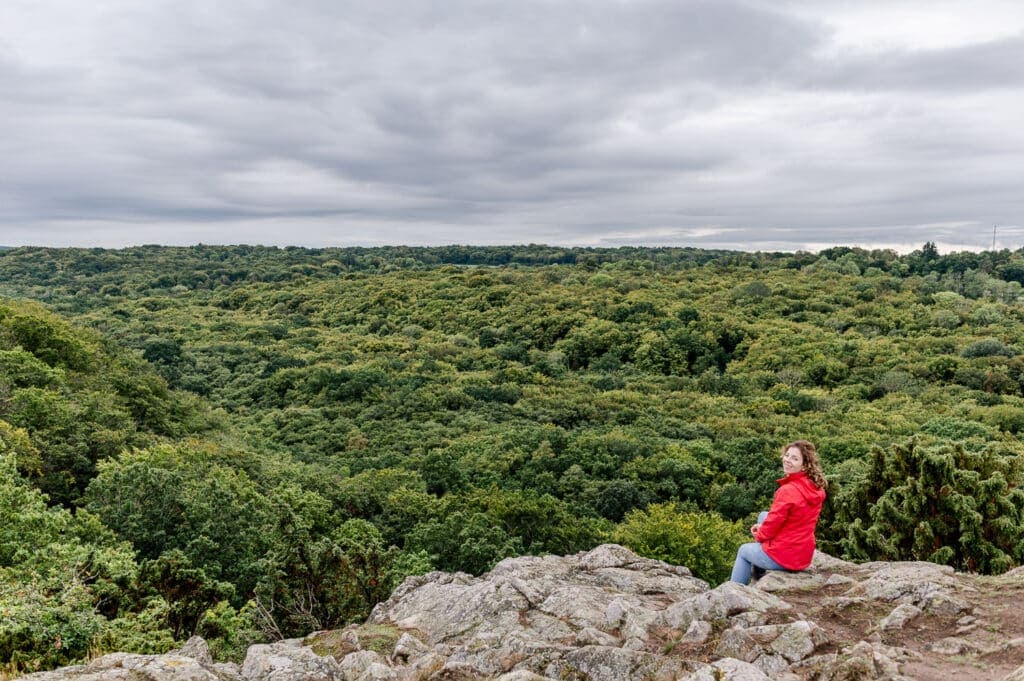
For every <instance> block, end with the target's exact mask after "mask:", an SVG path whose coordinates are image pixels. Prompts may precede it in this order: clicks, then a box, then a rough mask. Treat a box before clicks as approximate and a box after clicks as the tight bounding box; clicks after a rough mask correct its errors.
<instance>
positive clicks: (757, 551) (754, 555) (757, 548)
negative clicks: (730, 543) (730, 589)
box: [729, 511, 786, 584]
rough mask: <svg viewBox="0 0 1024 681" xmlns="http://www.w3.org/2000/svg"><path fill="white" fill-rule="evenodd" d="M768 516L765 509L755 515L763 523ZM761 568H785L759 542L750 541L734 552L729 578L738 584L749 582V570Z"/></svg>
mask: <svg viewBox="0 0 1024 681" xmlns="http://www.w3.org/2000/svg"><path fill="white" fill-rule="evenodd" d="M766 517H768V512H767V511H762V512H761V513H760V515H758V516H757V522H758V524H760V523H763V522H764V519H765V518H766ZM755 567H758V568H761V569H762V570H785V569H786V568H784V567H782V566H781V565H779V564H778V563H776V562H775V561H774V560H773V559H772V557H771V556H769V555H768V554H767V553H765V552H764V549H763V548H761V544H760V543H758V542H756V541H755V542H750V543H749V544H743V545H742V546H740V548H739V550H738V551H737V552H736V562H735V563H733V564H732V577H730V578H729V579H730V580H731V581H733V582H738V583H739V584H749V583H750V572H751V571H752V570H753V569H754V568H755Z"/></svg>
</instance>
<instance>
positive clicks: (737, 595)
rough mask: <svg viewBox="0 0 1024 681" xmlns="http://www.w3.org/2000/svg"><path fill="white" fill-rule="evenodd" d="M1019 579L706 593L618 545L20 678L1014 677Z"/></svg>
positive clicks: (438, 578) (1023, 630)
mask: <svg viewBox="0 0 1024 681" xmlns="http://www.w3.org/2000/svg"><path fill="white" fill-rule="evenodd" d="M1022 572H1024V571H1015V572H1013V573H1008V574H1007V575H1003V576H1001V577H979V576H976V575H964V574H957V573H954V572H953V571H952V570H950V569H949V568H944V567H941V566H937V565H933V564H930V563H867V564H863V565H855V564H852V563H847V562H844V561H840V560H836V559H834V558H831V557H829V556H826V555H823V554H817V555H816V556H815V562H814V564H813V565H812V567H811V568H810V569H809V570H808V571H806V572H802V573H795V574H794V573H769V574H768V575H766V576H765V577H763V578H762V579H761V580H760V581H759V582H758V583H757V584H755V585H753V586H740V585H737V584H732V583H726V584H723V585H720V586H717V587H714V588H711V587H710V586H709V585H708V584H706V583H705V582H703V581H701V580H699V579H696V578H695V577H693V576H692V575H691V574H690V572H689V570H687V569H686V568H685V567H680V566H675V565H669V564H667V563H663V562H661V561H656V560H650V559H646V558H641V557H639V556H637V555H635V554H633V553H632V552H631V551H629V550H627V549H625V548H623V547H621V546H617V545H604V546H600V547H598V548H596V549H594V550H592V551H589V552H586V553H581V554H577V555H575V556H565V557H561V556H543V557H536V556H527V557H522V558H510V559H507V560H504V561H502V562H501V563H499V564H498V565H497V566H495V568H494V569H493V570H492V571H491V572H489V573H488V574H486V575H483V576H482V577H472V576H470V575H466V574H461V573H457V574H447V573H441V572H434V573H430V574H427V575H422V576H419V577H411V578H409V579H407V580H406V581H405V582H404V583H403V584H402V585H401V586H400V587H399V588H398V589H396V590H395V592H394V593H393V594H392V596H391V598H389V599H388V600H387V601H385V602H383V603H380V604H379V605H378V606H377V607H376V608H374V610H373V613H372V614H371V616H370V618H369V619H368V620H367V622H365V623H364V624H361V625H352V626H349V627H346V628H345V629H342V630H337V631H327V632H317V633H314V634H311V635H309V636H307V637H305V638H304V639H294V640H288V641H280V642H277V643H273V644H268V645H255V646H252V647H251V648H250V649H249V651H248V655H247V656H246V659H245V661H244V662H243V664H242V665H241V666H237V665H231V664H217V663H215V662H214V661H213V659H212V658H211V656H210V652H209V649H208V648H207V647H206V645H205V643H203V641H202V640H201V639H192V640H190V641H189V642H188V644H186V646H184V647H183V648H182V649H180V650H178V651H174V652H172V653H168V654H165V655H130V654H125V653H114V654H110V655H105V656H103V657H100V658H98V659H96V660H94V661H92V662H91V663H89V664H87V665H81V666H76V667H66V668H64V669H59V670H55V671H51V672H42V673H39V674H33V675H31V676H29V677H26V678H29V679H33V680H34V681H93V680H95V681H100V680H104V681H105V680H108V679H109V680H114V679H133V680H142V679H152V680H154V681H176V680H178V679H180V680H182V681H186V680H189V681H192V680H195V681H200V680H203V681H205V680H209V681H306V680H309V681H312V680H316V679H325V680H331V681H463V680H466V681H469V680H476V679H499V680H501V681H541V680H544V679H548V680H551V679H556V680H561V681H647V680H658V681H661V680H664V681H670V680H674V679H688V680H692V681H697V680H703V679H707V680H709V681H710V680H712V679H735V680H754V679H789V680H792V681H796V680H799V679H821V680H827V681H838V680H842V679H912V678H917V679H942V678H952V677H959V678H962V679H974V678H979V679H981V678H984V679H1024V623H1022V620H1024V618H1020V617H1019V612H1020V606H1021V605H1022V604H1024V573H1022Z"/></svg>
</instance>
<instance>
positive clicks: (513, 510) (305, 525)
mask: <svg viewBox="0 0 1024 681" xmlns="http://www.w3.org/2000/svg"><path fill="white" fill-rule="evenodd" d="M1022 282H1024V253H1022V252H1010V251H999V252H987V253H952V254H948V255H940V254H938V253H937V251H936V250H935V249H934V247H933V246H931V245H930V244H928V245H926V247H925V248H922V249H921V250H919V251H916V252H914V253H911V254H908V255H905V256H900V255H897V254H896V253H894V252H892V251H865V250H861V249H855V248H832V249H827V250H826V251H822V252H820V253H816V254H813V253H795V254H793V253H740V252H728V251H701V250H697V249H689V248H650V249H645V248H622V249H581V248H572V249H569V248H553V247H547V246H537V245H531V246H522V247H472V246H449V247H436V248H409V247H389V248H380V249H365V248H347V249H341V248H337V249H300V248H283V249H281V248H268V247H259V246H203V245H200V246H194V247H188V248H171V247H158V246H143V247H137V248H129V249H122V250H104V249H49V248H16V249H9V250H2V251H0V296H3V298H2V299H0V512H3V513H4V517H5V518H11V520H10V522H8V523H7V524H6V525H5V526H4V527H3V528H0V610H2V611H3V612H4V615H5V616H4V618H3V620H2V624H0V661H2V662H4V663H7V664H13V665H16V667H15V668H17V669H24V670H27V669H34V668H42V667H47V666H53V665H57V664H65V663H68V662H71V661H74V660H78V659H82V658H83V657H84V656H85V655H86V654H87V653H88V651H90V650H93V651H96V650H112V649H115V648H116V649H122V650H139V651H156V650H166V649H168V648H170V647H172V646H173V645H174V644H175V641H178V642H180V641H182V640H183V639H184V638H187V637H188V636H189V635H190V634H192V633H201V634H203V635H204V636H206V637H207V638H209V639H210V640H211V641H212V642H213V644H214V647H215V649H216V651H218V653H219V654H221V655H226V656H231V655H238V654H239V652H240V651H241V650H244V646H245V645H246V644H247V643H248V642H250V641H254V640H263V639H268V638H271V639H272V638H275V637H284V636H294V635H302V634H304V633H306V632H308V631H310V630H313V629H318V628H327V627H333V626H340V625H341V624H344V623H345V622H349V621H353V620H355V619H359V618H362V617H365V615H366V614H367V613H368V611H369V609H370V608H371V607H372V606H373V604H374V603H376V602H378V601H379V600H381V599H383V598H386V597H387V595H388V594H389V592H390V590H391V589H392V588H393V587H394V586H395V585H396V584H398V583H399V582H400V581H401V579H403V578H404V577H405V576H406V575H410V574H416V573H420V572H425V571H427V570H431V569H443V570H464V571H468V572H473V573H480V572H482V571H485V570H487V569H489V568H490V567H491V566H493V565H494V563H495V562H497V561H498V560H500V559H502V558H504V557H507V556H512V555H519V554H524V553H532V554H540V553H547V552H553V553H571V552H575V551H580V550H584V549H588V548H591V547H592V546H594V545H596V544H598V543H601V542H605V541H620V542H622V543H626V544H627V545H630V546H631V547H632V548H633V549H634V550H637V551H639V552H642V553H644V554H645V555H651V556H653V557H657V558H662V559H667V560H678V561H683V562H685V561H689V562H691V563H693V564H691V565H690V567H691V569H693V570H694V571H695V572H696V573H697V574H698V576H700V577H703V578H705V579H708V580H711V581H713V582H714V581H718V580H720V579H721V577H722V575H723V574H724V573H723V570H724V569H725V565H724V564H725V563H727V562H728V561H729V560H730V558H731V554H732V551H733V550H734V547H735V545H736V544H737V542H739V541H741V540H742V537H743V532H742V530H740V529H738V528H741V527H744V526H745V525H749V524H750V520H751V517H752V515H753V514H754V513H756V512H757V511H759V510H762V509H764V508H765V507H766V505H767V503H768V502H769V500H770V498H771V495H772V493H773V491H774V488H775V480H776V478H778V477H779V475H780V466H779V461H778V452H779V448H780V447H781V446H782V445H783V444H784V443H786V442H787V441H790V440H793V439H796V438H803V439H809V440H811V441H813V442H815V443H816V444H817V445H818V449H819V451H820V452H821V454H822V459H823V463H824V467H825V471H826V474H827V475H828V476H829V478H830V479H831V481H832V485H831V486H830V499H829V502H828V503H827V504H826V507H825V512H824V515H823V518H822V523H821V525H820V526H819V541H820V543H821V545H822V547H823V548H824V549H825V550H827V551H830V552H832V553H834V554H836V555H844V556H846V557H849V558H853V559H873V558H881V559H922V560H933V561H936V562H943V563H947V564H950V565H954V566H956V567H957V568H959V569H970V570H977V571H984V572H998V571H1002V570H1005V569H1007V568H1008V567H1010V566H1012V565H1016V564H1019V563H1020V562H1021V560H1022V558H1024V541H1022V538H1021V534H1020V531H1019V529H1018V528H1020V527H1024V523H1022V522H1021V521H1022V520H1024V518H1022V517H1021V513H1022V512H1024V501H1022V500H1021V498H1020V495H1021V493H1020V491H1019V485H1020V482H1021V476H1022V472H1021V466H1020V465H1019V463H1018V462H1019V460H1020V454H1021V452H1022V451H1024V449H1022V445H1021V440H1020V436H1021V433H1022V431H1024V360H1022V358H1021V343H1022V342H1024V341H1022V330H1024V326H1022V322H1024V308H1022V306H1021V296H1022V291H1021V283H1022ZM934 489H948V490H950V492H949V494H945V493H943V494H942V495H939V496H936V495H935V494H934V493H933V490H934ZM310 595H313V596H314V598H310V597H309V596H310ZM56 641H59V645H55V642H56Z"/></svg>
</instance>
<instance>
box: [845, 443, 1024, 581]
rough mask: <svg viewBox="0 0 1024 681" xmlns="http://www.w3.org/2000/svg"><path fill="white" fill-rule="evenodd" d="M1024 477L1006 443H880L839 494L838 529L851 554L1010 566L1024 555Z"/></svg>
mask: <svg viewBox="0 0 1024 681" xmlns="http://www.w3.org/2000/svg"><path fill="white" fill-rule="evenodd" d="M1022 481H1024V477H1022V474H1021V463H1020V460H1019V459H1018V457H1017V456H1016V455H1015V454H1014V453H1013V452H1005V451H1002V450H1001V449H1000V448H999V445H990V446H989V447H988V448H986V449H985V450H984V451H982V452H980V453H971V452H967V451H965V450H964V449H963V447H961V446H960V445H958V444H957V445H949V444H942V445H938V446H936V447H930V448H926V447H923V446H921V445H920V444H919V443H918V442H917V441H916V440H910V441H908V442H906V443H904V444H896V445H893V446H892V448H891V449H890V450H888V451H886V450H883V449H881V448H876V449H875V450H874V451H873V452H872V453H871V460H870V463H869V464H868V466H867V470H866V473H865V474H864V475H863V477H861V478H860V479H859V480H856V481H854V482H852V483H851V484H848V485H846V486H844V487H843V488H842V489H841V490H840V492H839V493H838V494H836V495H834V496H833V502H832V503H833V504H834V506H835V509H836V513H835V517H834V519H833V521H832V523H831V527H830V529H831V530H832V532H833V533H835V534H838V535H840V536H841V539H840V540H839V546H840V547H841V548H842V550H843V552H844V554H845V555H846V557H847V558H851V559H856V560H928V561H932V562H934V563H939V564H943V565H951V566H953V567H954V568H955V569H957V570H961V571H970V572H981V573H985V574H992V573H999V572H1004V571H1005V570H1007V569H1009V568H1010V567H1012V566H1013V565H1014V564H1015V562H1019V561H1020V560H1021V558H1024V554H1022V552H1024V491H1021V489H1020V483H1021V482H1022Z"/></svg>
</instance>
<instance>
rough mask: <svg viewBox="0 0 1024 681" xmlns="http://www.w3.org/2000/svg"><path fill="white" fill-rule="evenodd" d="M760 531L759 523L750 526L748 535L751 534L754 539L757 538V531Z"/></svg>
mask: <svg viewBox="0 0 1024 681" xmlns="http://www.w3.org/2000/svg"><path fill="white" fill-rule="evenodd" d="M760 529H761V525H760V523H758V524H757V525H751V526H750V534H752V535H754V536H755V537H756V536H757V531H758V530H760Z"/></svg>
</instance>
